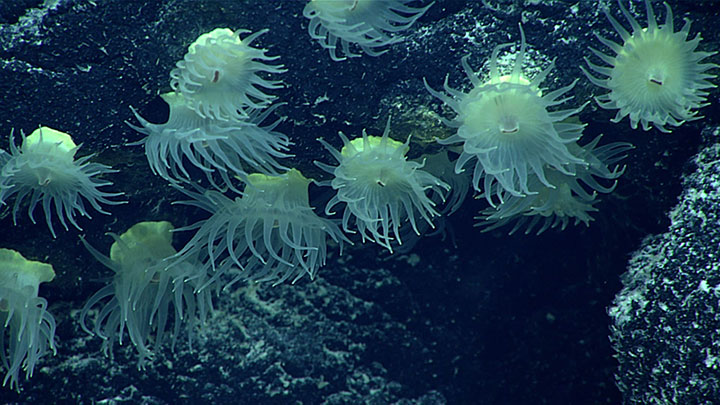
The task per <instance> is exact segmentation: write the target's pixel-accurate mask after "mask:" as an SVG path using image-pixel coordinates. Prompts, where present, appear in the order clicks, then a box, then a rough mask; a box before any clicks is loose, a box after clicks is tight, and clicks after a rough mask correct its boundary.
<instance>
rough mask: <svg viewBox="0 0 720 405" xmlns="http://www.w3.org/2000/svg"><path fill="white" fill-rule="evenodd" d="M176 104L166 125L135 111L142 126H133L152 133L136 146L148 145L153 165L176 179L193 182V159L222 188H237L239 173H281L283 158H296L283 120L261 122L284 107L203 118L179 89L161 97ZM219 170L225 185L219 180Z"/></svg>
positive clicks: (162, 173) (147, 154) (147, 133)
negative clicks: (290, 150) (283, 130)
mask: <svg viewBox="0 0 720 405" xmlns="http://www.w3.org/2000/svg"><path fill="white" fill-rule="evenodd" d="M161 97H162V98H163V100H165V101H166V102H167V103H168V105H169V106H170V116H169V118H168V121H167V122H166V123H164V124H152V123H150V122H148V121H147V120H145V119H144V118H142V117H141V116H140V115H139V114H138V113H137V111H135V110H134V109H133V113H134V114H135V117H136V118H137V120H138V121H139V122H140V126H136V125H133V124H129V125H130V126H131V127H132V128H133V129H135V130H136V131H138V132H140V133H142V134H145V135H147V137H146V138H144V139H142V140H141V141H139V142H136V143H135V144H144V146H145V155H146V156H147V159H148V163H149V164H150V169H152V171H153V172H154V173H155V174H157V175H159V176H160V177H162V178H164V179H166V180H168V181H170V182H173V183H174V182H179V181H184V182H190V181H192V176H191V175H190V173H189V172H188V170H187V169H186V167H185V166H186V165H187V164H188V163H190V164H191V165H192V166H194V167H196V168H197V169H200V170H201V171H202V172H203V173H204V174H205V176H206V177H207V179H208V180H209V181H210V183H211V184H212V185H213V186H214V187H215V188H217V189H224V188H231V189H233V190H235V187H234V186H233V179H234V177H235V176H239V177H240V178H245V177H246V176H247V174H248V172H261V173H265V174H278V172H281V171H284V170H286V168H285V167H284V166H282V165H281V164H279V163H278V162H277V159H281V158H286V157H290V156H291V155H289V154H287V153H286V151H287V150H288V148H289V146H290V141H289V140H288V137H287V136H285V135H283V134H281V133H279V132H277V131H275V127H276V126H277V125H278V124H279V123H280V121H281V120H279V119H278V120H276V121H275V122H273V123H271V124H269V125H267V126H260V124H261V123H262V122H263V121H264V120H265V119H266V118H267V117H268V115H270V114H271V113H272V111H273V110H274V109H275V108H276V107H278V106H279V104H276V105H274V106H272V107H270V108H268V109H265V110H262V111H261V110H254V111H251V112H250V113H249V115H248V117H247V118H246V119H241V120H230V121H223V120H215V119H212V118H203V117H202V116H200V115H199V114H197V113H196V112H195V111H194V110H192V109H191V108H190V107H189V106H188V103H187V100H186V99H184V98H183V97H181V96H180V95H179V94H177V93H175V92H170V93H165V94H163V95H162V96H161ZM214 174H217V175H218V176H219V177H220V178H221V180H222V183H221V184H218V182H217V180H216V178H215V177H214Z"/></svg>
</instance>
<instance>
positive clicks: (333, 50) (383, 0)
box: [303, 0, 433, 61]
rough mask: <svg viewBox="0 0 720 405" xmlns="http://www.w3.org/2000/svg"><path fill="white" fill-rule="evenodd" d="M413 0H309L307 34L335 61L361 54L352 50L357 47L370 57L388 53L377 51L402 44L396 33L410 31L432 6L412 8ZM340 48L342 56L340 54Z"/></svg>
mask: <svg viewBox="0 0 720 405" xmlns="http://www.w3.org/2000/svg"><path fill="white" fill-rule="evenodd" d="M412 1H413V0H310V2H309V3H308V4H306V5H305V9H304V10H303V15H304V16H305V17H306V18H309V19H310V25H309V26H308V32H309V33H310V37H311V38H312V39H315V40H317V41H318V42H319V43H320V45H321V46H322V47H323V48H325V49H327V50H328V51H329V52H330V57H331V58H332V60H334V61H341V60H344V59H345V58H346V57H357V56H360V54H357V53H354V52H353V51H352V50H351V49H350V44H355V45H356V46H358V47H359V48H360V49H362V50H363V51H364V52H365V53H367V54H368V55H371V56H378V55H382V54H383V53H385V52H387V49H385V50H382V51H380V50H378V48H382V47H384V46H387V45H391V44H394V43H396V42H400V41H401V40H402V37H401V36H398V35H397V33H398V32H400V31H404V30H406V29H408V28H409V27H410V26H411V25H413V23H414V22H415V21H416V20H417V19H418V18H420V17H421V16H422V15H423V14H424V13H425V12H426V11H427V9H428V8H430V6H432V4H433V3H430V4H428V5H427V6H425V7H419V8H415V7H410V6H408V5H407V3H411V2H412ZM338 48H341V49H342V53H343V54H345V56H342V54H340V55H338Z"/></svg>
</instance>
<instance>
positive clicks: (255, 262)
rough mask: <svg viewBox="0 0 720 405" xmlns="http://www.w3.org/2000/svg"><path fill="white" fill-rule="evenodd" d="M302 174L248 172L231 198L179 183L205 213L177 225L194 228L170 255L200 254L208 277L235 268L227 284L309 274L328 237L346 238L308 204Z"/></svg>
mask: <svg viewBox="0 0 720 405" xmlns="http://www.w3.org/2000/svg"><path fill="white" fill-rule="evenodd" d="M310 182H311V180H309V179H307V178H306V177H305V176H303V175H302V173H300V171H298V170H297V169H291V170H289V171H288V172H287V173H284V174H280V175H276V176H271V175H265V174H260V173H253V174H251V175H249V176H247V184H246V186H245V189H244V190H243V192H242V193H241V196H240V197H236V198H235V199H234V200H233V199H231V198H228V197H226V196H225V195H223V194H221V193H219V192H217V191H212V190H211V191H205V192H203V193H194V192H190V191H187V190H183V189H180V188H178V189H179V190H180V191H182V192H184V193H185V194H187V195H188V196H190V197H192V200H189V201H182V202H181V203H184V204H188V205H192V206H196V207H199V208H202V209H204V210H205V211H207V212H209V213H210V214H211V216H210V218H208V219H206V220H202V221H200V222H198V223H196V224H193V225H190V226H187V227H184V228H181V229H180V230H191V229H196V230H197V231H196V233H195V235H194V236H193V237H192V239H191V240H190V241H189V242H188V243H187V244H186V245H185V247H184V248H183V249H182V250H181V251H180V252H179V253H178V254H177V255H175V256H174V258H173V260H172V261H171V262H172V263H173V264H172V265H174V263H175V262H176V261H183V260H185V258H186V257H188V256H190V257H196V256H201V257H202V258H203V261H204V263H205V269H206V270H208V271H209V272H211V273H213V272H214V274H213V276H212V280H216V279H218V277H220V276H221V275H223V274H228V273H233V272H234V273H235V277H234V278H233V279H232V280H231V281H230V282H229V283H228V284H226V287H228V286H230V285H231V284H233V283H234V282H236V281H238V280H249V281H253V282H260V281H272V282H273V284H279V283H282V282H284V281H285V280H291V281H292V282H293V283H294V282H296V281H298V280H299V279H301V278H302V277H304V276H310V278H314V277H315V275H316V274H317V271H318V269H320V267H322V266H323V265H325V260H326V258H327V254H328V249H327V246H328V240H329V239H332V240H333V241H335V242H336V243H338V244H339V245H340V247H341V249H342V244H343V242H347V241H348V240H347V238H346V237H345V235H343V234H342V232H341V231H340V228H338V226H337V225H336V224H335V223H334V222H332V221H330V220H329V219H326V218H321V217H319V216H318V215H317V214H316V213H315V212H314V211H313V209H312V208H311V207H310V201H309V194H308V186H309V185H310Z"/></svg>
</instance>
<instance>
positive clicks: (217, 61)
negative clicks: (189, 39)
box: [170, 28, 285, 120]
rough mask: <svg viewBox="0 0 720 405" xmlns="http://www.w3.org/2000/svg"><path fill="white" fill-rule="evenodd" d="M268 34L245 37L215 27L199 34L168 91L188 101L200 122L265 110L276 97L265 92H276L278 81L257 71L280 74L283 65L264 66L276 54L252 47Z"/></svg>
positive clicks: (173, 74)
mask: <svg viewBox="0 0 720 405" xmlns="http://www.w3.org/2000/svg"><path fill="white" fill-rule="evenodd" d="M267 31H268V30H262V31H258V32H256V33H254V34H252V35H249V36H247V37H246V38H245V39H240V35H241V34H245V33H248V32H249V31H247V30H238V31H235V32H233V31H232V30H230V29H229V28H216V29H214V30H212V31H210V32H208V33H205V34H202V35H200V37H198V39H197V40H196V41H195V42H193V43H192V44H191V45H190V47H189V48H188V52H187V53H186V54H185V57H184V58H183V60H181V61H180V62H178V63H177V67H176V68H175V69H173V70H172V71H171V72H170V78H171V80H170V87H172V89H173V90H175V91H176V92H177V93H179V94H180V95H182V96H183V97H184V98H185V99H186V100H187V106H188V107H189V108H190V109H192V110H194V111H195V112H197V113H198V114H199V115H200V116H201V117H203V118H206V117H208V118H213V119H217V120H230V119H239V118H243V117H247V115H248V112H249V110H252V109H261V108H265V107H267V106H268V105H270V103H271V102H272V100H273V99H274V96H271V95H269V94H266V93H264V92H263V88H264V89H277V88H279V87H281V82H279V81H272V80H267V79H264V78H262V77H261V76H260V75H259V73H283V72H285V69H283V67H282V66H281V65H268V64H266V63H265V62H268V61H273V60H275V59H277V58H278V56H267V55H265V52H266V50H265V49H259V48H253V47H251V46H250V44H251V43H252V42H253V41H254V40H255V39H257V38H258V37H259V36H260V35H262V34H264V33H266V32H267Z"/></svg>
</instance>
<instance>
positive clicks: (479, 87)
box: [425, 27, 585, 204]
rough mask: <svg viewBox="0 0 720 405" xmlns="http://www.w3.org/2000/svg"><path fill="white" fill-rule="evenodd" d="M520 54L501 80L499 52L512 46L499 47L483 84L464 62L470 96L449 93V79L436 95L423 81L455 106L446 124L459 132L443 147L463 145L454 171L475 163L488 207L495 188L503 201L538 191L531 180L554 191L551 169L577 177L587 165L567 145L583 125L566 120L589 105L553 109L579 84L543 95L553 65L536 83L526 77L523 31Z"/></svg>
mask: <svg viewBox="0 0 720 405" xmlns="http://www.w3.org/2000/svg"><path fill="white" fill-rule="evenodd" d="M520 34H521V44H520V51H519V52H518V53H517V55H516V57H515V64H514V66H513V69H512V72H511V73H510V74H509V75H502V74H501V72H500V70H499V69H498V63H497V60H498V53H499V52H500V50H501V49H502V48H505V47H508V46H510V45H511V44H504V45H498V46H497V47H495V49H494V50H493V52H492V57H491V59H490V72H489V74H490V77H489V79H488V80H487V81H486V82H482V81H481V80H480V78H479V77H478V74H477V73H475V72H473V70H472V69H471V68H470V65H469V64H468V62H467V58H468V56H465V57H463V58H462V66H463V68H464V70H465V73H466V74H467V76H468V78H469V79H470V81H471V82H472V84H473V89H472V90H471V91H470V92H469V93H463V92H461V91H458V90H455V89H452V88H450V86H449V85H448V78H447V76H446V77H445V85H444V87H445V91H446V92H447V93H448V94H446V93H441V92H438V91H435V90H433V89H432V88H430V86H429V85H428V84H427V82H425V86H426V87H427V89H428V91H430V93H432V94H433V95H434V96H435V97H437V98H439V99H440V100H442V101H443V102H445V103H446V104H447V105H448V106H450V107H452V109H453V110H455V112H456V113H457V116H455V118H454V119H453V120H451V121H448V120H445V122H446V124H447V125H449V126H451V127H455V128H457V133H456V134H454V135H452V136H450V137H448V138H446V139H443V140H440V141H439V142H440V143H441V144H443V145H449V144H455V143H462V153H461V154H460V157H459V159H458V160H457V162H456V166H455V171H456V172H460V171H462V170H463V167H464V166H465V165H466V164H467V163H468V162H470V161H472V160H477V161H476V162H475V168H474V170H473V187H474V188H475V190H477V191H482V190H481V188H480V180H481V179H483V178H484V185H483V188H484V189H485V191H486V192H485V196H486V198H487V199H488V202H490V203H491V204H494V203H493V201H492V195H491V194H492V193H489V192H487V190H491V189H493V183H495V182H497V183H499V184H500V186H501V187H498V188H496V190H497V191H498V192H497V193H496V195H497V197H498V198H499V199H500V201H502V195H503V191H507V192H509V193H510V194H511V195H514V196H518V197H519V196H524V195H527V194H532V193H534V192H535V191H533V190H531V189H530V187H529V186H528V184H529V181H528V178H529V177H531V176H532V175H535V176H537V178H538V180H539V181H540V183H542V184H544V185H545V186H547V187H553V184H552V182H551V181H549V180H548V179H547V178H546V175H545V174H546V171H547V170H549V168H552V169H554V170H557V171H558V172H560V173H563V174H566V175H572V174H573V173H574V167H575V166H576V165H583V164H585V163H584V162H583V160H582V159H581V158H580V157H578V156H576V155H574V154H573V153H572V152H571V151H570V150H569V149H568V144H570V143H572V142H574V141H576V140H577V139H578V138H580V136H581V134H582V130H583V127H584V125H581V124H579V123H572V122H568V121H566V120H567V119H568V118H569V117H571V116H573V115H575V114H577V113H578V112H580V110H582V108H583V107H584V106H585V104H583V105H582V106H580V107H577V108H571V109H567V110H554V111H552V110H551V109H552V108H553V107H555V106H557V105H560V104H562V103H563V102H565V101H567V100H568V99H569V98H570V97H564V96H565V93H567V92H568V91H570V89H572V88H573V86H574V85H575V82H573V83H571V84H570V85H568V86H565V87H562V88H560V89H557V90H554V91H551V92H548V93H546V94H543V93H544V90H545V89H543V88H540V84H541V83H542V82H543V80H545V78H546V77H547V75H548V73H550V71H551V70H552V68H553V66H554V61H553V63H551V64H550V66H549V67H547V68H546V69H545V70H543V71H542V72H541V73H539V74H537V75H536V76H535V77H534V78H533V79H532V80H528V79H527V78H525V77H524V76H523V73H522V65H523V61H524V59H525V49H526V44H525V34H524V33H523V31H522V27H521V28H520Z"/></svg>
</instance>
